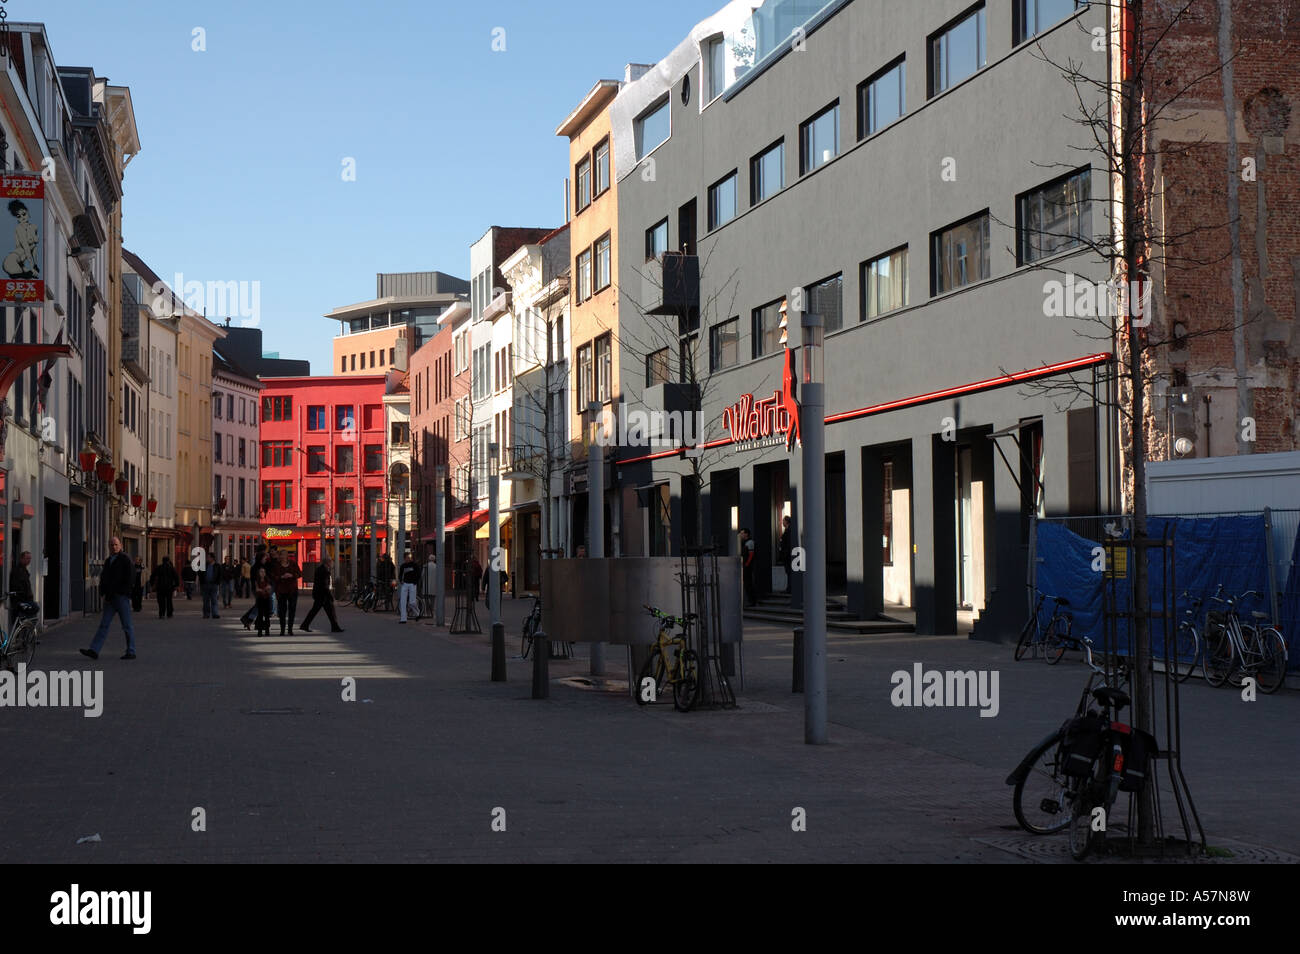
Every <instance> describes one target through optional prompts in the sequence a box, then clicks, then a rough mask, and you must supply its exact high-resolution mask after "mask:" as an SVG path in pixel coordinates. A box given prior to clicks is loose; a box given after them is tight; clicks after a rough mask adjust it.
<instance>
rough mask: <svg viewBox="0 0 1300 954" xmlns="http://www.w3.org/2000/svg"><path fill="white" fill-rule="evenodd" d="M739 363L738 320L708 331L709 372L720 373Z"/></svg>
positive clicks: (720, 324)
mask: <svg viewBox="0 0 1300 954" xmlns="http://www.w3.org/2000/svg"><path fill="white" fill-rule="evenodd" d="M739 363H740V318H739V317H737V318H732V319H731V320H730V321H723V322H720V323H718V324H716V325H714V326H713V327H712V328H710V329H709V370H710V371H721V370H722V369H723V368H730V367H731V366H732V365H734V364H739Z"/></svg>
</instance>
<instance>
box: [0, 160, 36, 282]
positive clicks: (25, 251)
mask: <svg viewBox="0 0 1300 954" xmlns="http://www.w3.org/2000/svg"><path fill="white" fill-rule="evenodd" d="M44 200H45V180H43V179H42V178H41V177H40V176H39V175H36V174H34V173H13V172H8V173H4V174H2V175H0V208H3V209H4V210H5V213H7V215H8V216H9V219H8V220H5V221H9V224H8V225H4V226H3V227H0V253H3V256H4V257H3V262H2V263H0V267H2V268H3V269H4V275H3V276H2V277H0V304H6V305H10V304H18V305H21V304H27V303H30V302H34V301H35V302H41V301H44V300H45V281H44V279H43V278H42V277H41V226H42V225H43V224H44V221H45V214H44V205H45V203H44ZM3 219H4V216H3V215H0V220H3ZM11 227H12V229H13V231H10V228H11ZM9 236H12V237H13V238H12V242H11V241H10V239H9Z"/></svg>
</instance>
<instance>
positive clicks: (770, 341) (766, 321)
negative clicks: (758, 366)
mask: <svg viewBox="0 0 1300 954" xmlns="http://www.w3.org/2000/svg"><path fill="white" fill-rule="evenodd" d="M753 323H754V348H753V353H754V357H755V358H759V357H762V356H763V355H765V354H771V353H772V352H774V351H776V350H778V349H779V348H780V347H781V299H778V300H776V301H774V302H771V303H769V304H766V305H764V306H763V307H761V308H755V309H754V318H753Z"/></svg>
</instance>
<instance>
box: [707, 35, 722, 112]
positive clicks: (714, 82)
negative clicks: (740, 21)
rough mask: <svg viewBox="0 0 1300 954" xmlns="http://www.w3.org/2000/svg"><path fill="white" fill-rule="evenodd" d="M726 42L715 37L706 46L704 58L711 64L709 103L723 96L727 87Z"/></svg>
mask: <svg viewBox="0 0 1300 954" xmlns="http://www.w3.org/2000/svg"><path fill="white" fill-rule="evenodd" d="M726 50H727V48H726V46H725V40H724V39H723V38H722V37H720V36H715V37H714V38H713V39H712V40H709V41H708V42H707V43H706V44H705V46H704V58H705V60H706V61H707V62H708V64H709V102H712V101H713V100H715V99H717V98H718V97H719V96H721V95H722V91H723V90H724V89H726V87H727V58H726Z"/></svg>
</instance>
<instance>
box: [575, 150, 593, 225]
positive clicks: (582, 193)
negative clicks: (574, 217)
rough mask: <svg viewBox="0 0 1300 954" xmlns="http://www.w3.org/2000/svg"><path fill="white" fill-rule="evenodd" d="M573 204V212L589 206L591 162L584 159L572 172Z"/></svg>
mask: <svg viewBox="0 0 1300 954" xmlns="http://www.w3.org/2000/svg"><path fill="white" fill-rule="evenodd" d="M573 202H574V211H575V212H581V211H582V210H583V209H585V208H586V207H587V206H589V205H591V160H590V159H587V158H585V157H584V158H583V160H582V161H581V162H580V163H578V165H577V166H576V167H575V168H574V170H573Z"/></svg>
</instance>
